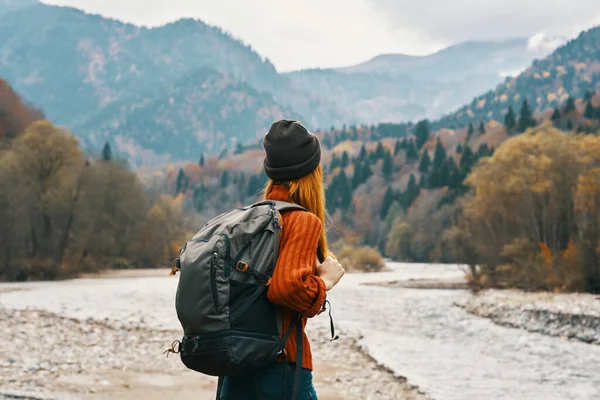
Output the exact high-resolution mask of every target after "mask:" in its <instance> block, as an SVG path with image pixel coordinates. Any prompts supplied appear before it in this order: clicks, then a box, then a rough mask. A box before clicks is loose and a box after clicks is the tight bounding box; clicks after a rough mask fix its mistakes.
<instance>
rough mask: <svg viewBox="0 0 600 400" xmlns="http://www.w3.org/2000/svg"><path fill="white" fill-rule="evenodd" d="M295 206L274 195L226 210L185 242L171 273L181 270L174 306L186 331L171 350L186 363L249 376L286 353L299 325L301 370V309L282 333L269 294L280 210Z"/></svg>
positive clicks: (299, 361) (207, 370)
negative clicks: (273, 199) (288, 341)
mask: <svg viewBox="0 0 600 400" xmlns="http://www.w3.org/2000/svg"><path fill="white" fill-rule="evenodd" d="M290 210H303V211H306V209H304V208H302V207H300V206H298V205H296V204H292V203H286V202H280V201H271V200H266V201H262V202H259V203H256V204H253V205H251V206H247V207H244V208H239V209H234V210H231V211H228V212H226V213H224V214H221V215H219V216H217V217H216V218H214V219H212V220H211V221H209V222H208V223H207V224H206V225H205V226H204V227H203V228H202V229H201V230H200V231H199V232H198V233H196V235H194V236H193V237H192V238H191V239H190V240H189V241H188V242H187V243H186V244H185V246H184V247H183V248H182V249H181V251H180V253H179V257H178V258H177V259H175V261H174V265H173V271H172V274H175V273H176V272H177V271H180V272H181V274H180V278H179V283H178V286H177V294H176V299H175V308H176V311H177V317H178V318H179V321H180V322H181V325H182V327H183V332H184V336H183V338H182V340H181V341H176V342H174V343H173V345H172V346H171V349H170V350H167V352H173V353H180V357H181V361H182V362H183V363H184V364H185V366H186V367H188V368H189V369H192V370H194V371H198V372H200V373H203V374H207V375H212V376H218V377H219V378H222V377H224V376H244V375H252V374H254V373H256V371H257V370H259V369H260V368H261V367H263V366H265V365H267V364H270V363H274V362H276V361H277V359H278V357H279V356H283V357H286V355H285V344H286V341H287V339H288V338H289V336H290V334H291V333H292V331H293V330H294V328H296V334H297V335H299V336H297V338H298V340H297V343H298V354H297V363H296V364H297V366H296V377H297V378H298V377H299V374H300V370H301V366H302V340H301V335H302V323H301V322H300V321H301V316H299V318H298V319H297V320H296V321H295V322H294V323H293V324H292V326H291V327H290V328H289V329H288V330H287V332H285V333H284V334H283V335H282V332H281V329H282V324H281V315H280V313H279V311H278V309H277V307H276V306H275V304H273V303H271V302H270V301H269V300H268V298H267V289H268V287H269V284H270V279H271V276H272V274H273V271H274V269H275V265H276V263H277V258H278V255H279V245H280V234H281V219H280V218H281V216H280V213H281V212H284V211H290ZM321 258H322V256H321ZM176 346H177V348H175V347H176ZM167 355H168V354H167ZM298 381H299V379H296V382H295V384H296V385H295V386H297V385H298V384H299V382H298ZM219 383H221V379H219ZM219 386H220V385H219ZM295 389H296V388H295Z"/></svg>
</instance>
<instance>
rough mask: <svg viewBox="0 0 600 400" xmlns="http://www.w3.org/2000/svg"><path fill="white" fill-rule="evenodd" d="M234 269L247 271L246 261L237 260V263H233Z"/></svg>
mask: <svg viewBox="0 0 600 400" xmlns="http://www.w3.org/2000/svg"><path fill="white" fill-rule="evenodd" d="M235 269H237V270H238V271H240V272H246V271H248V263H246V262H243V261H238V262H237V264H235Z"/></svg>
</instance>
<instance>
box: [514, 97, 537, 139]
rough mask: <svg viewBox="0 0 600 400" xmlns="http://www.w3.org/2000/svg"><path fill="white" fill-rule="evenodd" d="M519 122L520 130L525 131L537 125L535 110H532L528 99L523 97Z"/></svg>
mask: <svg viewBox="0 0 600 400" xmlns="http://www.w3.org/2000/svg"><path fill="white" fill-rule="evenodd" d="M517 124H518V127H517V128H518V130H519V132H525V131H526V130H527V129H529V128H531V127H533V126H535V119H534V118H533V111H532V110H531V107H529V103H528V102H527V99H523V103H522V104H521V110H520V111H519V121H518V123H517Z"/></svg>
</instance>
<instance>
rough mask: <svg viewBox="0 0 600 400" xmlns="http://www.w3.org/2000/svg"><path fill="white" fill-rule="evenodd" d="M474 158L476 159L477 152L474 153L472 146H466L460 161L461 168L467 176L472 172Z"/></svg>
mask: <svg viewBox="0 0 600 400" xmlns="http://www.w3.org/2000/svg"><path fill="white" fill-rule="evenodd" d="M474 159H475V154H473V150H471V147H469V146H465V148H464V150H463V152H462V156H461V157H460V163H459V166H460V170H461V172H462V174H463V175H464V176H466V175H467V174H468V173H469V172H471V167H472V166H473V164H474V163H475V162H474Z"/></svg>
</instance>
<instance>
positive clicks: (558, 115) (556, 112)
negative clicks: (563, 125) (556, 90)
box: [550, 107, 561, 122]
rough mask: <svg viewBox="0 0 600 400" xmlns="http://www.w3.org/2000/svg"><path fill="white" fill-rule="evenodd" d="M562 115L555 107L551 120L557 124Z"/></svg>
mask: <svg viewBox="0 0 600 400" xmlns="http://www.w3.org/2000/svg"><path fill="white" fill-rule="evenodd" d="M560 118H561V115H560V111H559V110H558V108H557V107H554V112H553V113H552V116H551V117H550V119H551V120H552V122H556V121H558V120H560Z"/></svg>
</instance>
